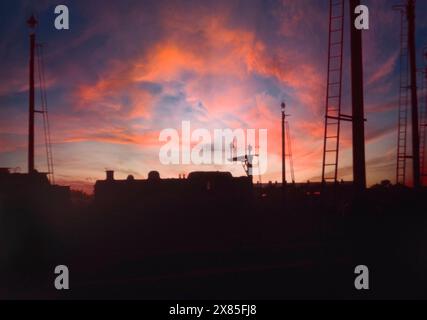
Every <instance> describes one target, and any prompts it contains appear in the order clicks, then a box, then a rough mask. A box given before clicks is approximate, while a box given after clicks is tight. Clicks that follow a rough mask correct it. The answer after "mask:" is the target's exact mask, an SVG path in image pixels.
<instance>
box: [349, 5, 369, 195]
mask: <svg viewBox="0 0 427 320" xmlns="http://www.w3.org/2000/svg"><path fill="white" fill-rule="evenodd" d="M359 5H360V0H350V36H351V91H352V116H353V180H354V186H355V188H356V189H357V190H359V191H361V190H364V189H365V188H366V167H365V120H364V119H365V115H364V94H363V57H362V30H358V29H356V28H355V26H354V19H355V9H356V7H357V6H359Z"/></svg>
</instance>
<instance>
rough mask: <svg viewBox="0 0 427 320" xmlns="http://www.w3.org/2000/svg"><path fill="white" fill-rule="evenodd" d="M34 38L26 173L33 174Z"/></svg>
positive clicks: (33, 40) (31, 60)
mask: <svg viewBox="0 0 427 320" xmlns="http://www.w3.org/2000/svg"><path fill="white" fill-rule="evenodd" d="M35 42H36V36H35V34H34V33H31V35H30V79H29V80H30V91H29V92H30V95H29V124H28V173H33V172H34V49H35Z"/></svg>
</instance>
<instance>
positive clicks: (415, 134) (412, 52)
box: [406, 0, 421, 188]
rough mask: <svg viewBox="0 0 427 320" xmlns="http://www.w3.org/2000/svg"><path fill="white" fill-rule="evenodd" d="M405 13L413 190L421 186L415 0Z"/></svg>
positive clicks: (408, 4) (408, 5)
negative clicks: (409, 84)
mask: <svg viewBox="0 0 427 320" xmlns="http://www.w3.org/2000/svg"><path fill="white" fill-rule="evenodd" d="M406 12H407V15H408V49H409V68H410V73H411V74H410V77H411V115H412V164H413V175H414V177H413V180H414V181H413V183H414V188H419V187H420V186H421V176H420V136H419V131H418V130H419V121H418V97H417V59H416V43H415V0H408V3H407V8H406Z"/></svg>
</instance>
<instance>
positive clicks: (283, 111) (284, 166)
mask: <svg viewBox="0 0 427 320" xmlns="http://www.w3.org/2000/svg"><path fill="white" fill-rule="evenodd" d="M281 107H282V188H283V189H284V188H285V185H286V153H285V152H286V149H285V148H286V145H285V143H286V142H285V120H286V113H285V108H286V104H285V103H284V102H282V104H281Z"/></svg>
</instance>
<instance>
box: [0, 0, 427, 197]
mask: <svg viewBox="0 0 427 320" xmlns="http://www.w3.org/2000/svg"><path fill="white" fill-rule="evenodd" d="M328 3H329V1H326V0H325V1H319V0H303V1H301V0H298V1H296V0H282V1H279V0H240V1H232V0H231V1H230V0H224V1H220V0H215V1H207V0H199V1H196V0H194V1H189V0H188V1H158V0H156V1H141V0H138V1H126V0H125V1H105V0H104V1H60V2H55V1H10V0H9V1H1V3H0V17H1V18H0V57H1V58H0V80H1V81H0V167H11V168H16V167H20V168H21V172H25V171H26V170H27V164H26V159H27V158H26V157H27V130H28V129H27V126H28V115H27V110H28V50H29V44H28V34H29V33H28V29H27V27H26V24H25V20H26V19H27V18H28V16H29V15H30V14H31V12H35V13H36V15H37V18H38V19H39V27H38V29H37V39H38V41H39V42H43V43H45V64H46V70H45V71H46V77H47V85H48V90H47V97H48V107H49V111H50V121H51V133H52V140H53V152H54V163H55V171H56V180H57V182H58V183H61V184H67V185H71V186H72V187H73V188H77V189H85V190H89V189H90V187H89V186H90V185H91V184H93V183H94V182H95V180H96V179H99V178H104V176H105V174H104V170H105V169H114V170H115V171H116V177H117V178H126V176H127V175H129V174H132V175H134V176H135V178H146V177H147V174H148V172H149V171H150V170H158V171H159V172H160V174H161V176H162V177H178V174H180V173H186V174H188V173H189V172H191V171H194V170H229V171H231V172H232V173H233V174H234V175H236V176H239V175H244V171H243V169H242V167H241V165H240V164H236V165H231V166H222V167H214V166H165V165H162V164H161V163H160V161H159V156H158V155H159V148H160V147H161V146H162V145H163V143H161V142H159V140H158V137H159V132H160V131H161V130H162V129H165V128H176V129H180V127H181V121H183V120H189V121H191V125H192V127H193V128H194V129H196V128H207V129H209V130H213V129H217V128H224V129H225V128H244V129H245V128H255V129H263V128H266V129H268V150H269V152H268V172H267V173H266V174H265V175H264V176H262V181H263V182H267V181H268V180H273V181H274V180H280V176H281V173H280V170H281V165H280V152H281V147H280V130H281V128H280V103H281V101H282V100H284V101H286V103H287V106H288V110H287V111H288V112H287V113H289V114H291V117H290V118H289V123H290V127H291V133H292V138H293V156H294V166H295V176H296V179H297V181H306V180H308V179H310V180H312V181H315V180H319V179H320V177H319V176H320V173H321V163H322V148H323V134H324V109H325V91H326V87H325V83H326V72H325V71H326V69H327V66H326V62H327V36H328V32H327V29H328ZM362 3H363V4H366V5H367V6H368V7H369V9H370V30H368V31H365V32H364V33H363V37H364V39H363V41H364V42H363V45H364V71H365V112H366V117H367V119H368V121H367V123H366V144H367V145H366V151H367V159H366V161H367V176H368V177H367V178H368V184H370V185H371V184H373V183H376V182H379V181H381V180H383V179H390V180H392V181H394V175H395V163H396V141H397V131H396V130H397V97H398V85H399V63H398V62H399V60H398V58H399V32H400V14H399V13H397V12H395V11H393V10H392V9H391V6H392V5H393V4H398V3H399V0H396V1H390V0H370V1H362ZM58 4H65V5H67V6H68V8H69V9H70V30H67V31H64V30H63V31H58V30H56V29H55V28H54V17H55V16H54V8H55V6H56V5H58ZM426 10H427V2H426V1H418V3H417V45H418V56H417V58H418V65H419V66H420V67H421V66H422V65H423V61H422V54H421V53H422V48H423V46H425V45H427V39H426V35H427V17H426V15H427V11H426ZM347 11H348V10H346V14H347V13H348V12H347ZM347 19H348V16H347ZM346 25H348V20H347V21H346ZM347 27H348V26H347ZM345 38H346V44H345V51H346V55H345V61H344V64H345V73H344V82H345V84H344V88H343V90H344V100H343V106H344V107H343V109H344V110H343V112H344V113H347V114H348V113H349V112H350V111H349V110H350V103H349V101H350V100H349V92H350V90H349V88H350V79H349V72H348V70H349V63H350V61H349V50H348V49H349V32H348V30H347V31H346V33H345ZM36 98H37V101H40V99H39V97H38V95H37V96H36ZM38 117H40V116H38ZM39 120H40V119H39ZM342 128H343V135H342V141H341V150H342V153H341V158H340V171H339V176H340V178H343V179H345V180H350V179H352V174H351V136H350V132H351V127H350V124H348V123H343V127H342ZM42 130H43V129H42V126H41V121H38V122H37V132H38V134H37V136H36V156H37V158H36V168H37V169H39V171H43V170H46V164H45V163H46V159H45V150H44V141H43V136H42ZM256 179H258V178H256Z"/></svg>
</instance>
